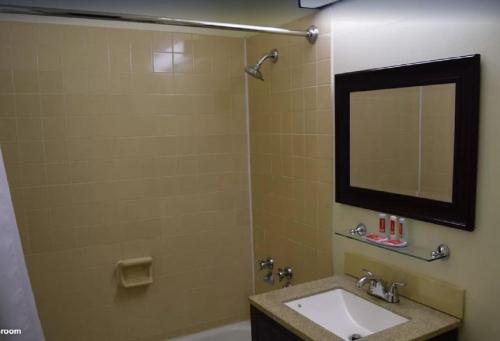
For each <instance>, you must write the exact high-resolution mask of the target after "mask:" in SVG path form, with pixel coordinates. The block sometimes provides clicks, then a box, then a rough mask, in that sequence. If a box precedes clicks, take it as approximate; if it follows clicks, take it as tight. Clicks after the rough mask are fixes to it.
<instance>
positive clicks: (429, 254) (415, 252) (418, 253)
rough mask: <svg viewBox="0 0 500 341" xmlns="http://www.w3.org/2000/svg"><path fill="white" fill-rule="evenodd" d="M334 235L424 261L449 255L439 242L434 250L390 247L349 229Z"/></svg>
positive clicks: (411, 246)
mask: <svg viewBox="0 0 500 341" xmlns="http://www.w3.org/2000/svg"><path fill="white" fill-rule="evenodd" d="M335 234H336V235H338V236H342V237H345V238H349V239H352V240H356V241H358V242H361V243H365V244H368V245H371V246H374V247H378V248H381V249H385V250H389V251H392V252H396V253H399V254H402V255H406V256H410V257H413V258H417V259H420V260H423V261H425V262H433V261H435V260H438V259H446V258H448V257H449V249H448V247H447V246H446V245H444V244H441V245H439V246H438V247H437V248H436V249H435V250H433V249H430V248H423V247H415V246H413V245H409V246H405V247H390V246H385V245H382V244H378V243H375V242H372V241H370V240H367V239H366V238H365V237H364V236H360V235H357V234H355V233H354V234H353V233H351V232H349V231H347V232H335Z"/></svg>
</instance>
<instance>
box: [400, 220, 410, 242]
mask: <svg viewBox="0 0 500 341" xmlns="http://www.w3.org/2000/svg"><path fill="white" fill-rule="evenodd" d="M398 234H399V240H400V241H402V242H408V231H407V226H406V219H405V218H399V223H398Z"/></svg>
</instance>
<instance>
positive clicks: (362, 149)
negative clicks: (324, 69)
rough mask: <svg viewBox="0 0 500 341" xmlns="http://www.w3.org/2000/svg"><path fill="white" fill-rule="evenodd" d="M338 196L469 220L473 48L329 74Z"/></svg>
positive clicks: (451, 222) (407, 212) (447, 220)
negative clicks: (463, 52) (332, 91)
mask: <svg viewBox="0 0 500 341" xmlns="http://www.w3.org/2000/svg"><path fill="white" fill-rule="evenodd" d="M335 86H336V89H335V96H336V106H335V107H336V153H337V155H336V183H337V186H336V201H337V202H341V203H347V204H351V205H355V206H360V207H365V208H372V209H376V210H380V211H383V212H387V213H393V214H398V215H402V216H406V217H412V218H416V219H421V220H425V221H430V222H434V223H438V224H444V225H448V226H452V227H457V228H461V229H467V230H472V229H473V226H474V205H475V200H474V198H475V184H476V179H475V177H476V158H477V126H478V98H479V55H473V56H466V57H460V58H452V59H446V60H439V61H432V62H425V63H418V64H411V65H402V66H396V67H389V68H384V69H375V70H367V71H357V72H352V73H346V74H340V75H336V76H335Z"/></svg>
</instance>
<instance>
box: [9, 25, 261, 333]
mask: <svg viewBox="0 0 500 341" xmlns="http://www.w3.org/2000/svg"><path fill="white" fill-rule="evenodd" d="M0 46H1V49H0V144H1V145H2V150H3V152H4V158H5V162H6V168H7V175H8V179H9V185H10V187H11V191H12V195H13V199H14V207H15V211H16V217H17V221H18V225H19V230H20V232H21V236H22V240H23V247H24V251H25V255H26V260H27V264H28V268H29V274H30V278H31V282H32V285H33V289H34V293H35V298H36V301H37V304H38V309H39V312H40V318H41V320H42V324H43V328H44V332H45V334H46V337H47V340H51V341H57V340H62V341H67V340H116V341H118V340H127V341H132V340H165V339H166V338H167V337H168V336H171V335H174V334H179V333H185V332H190V331H194V330H198V329H203V328H207V327H209V326H212V325H217V324H223V323H226V322H228V321H233V320H240V319H245V318H247V315H248V303H247V297H248V295H249V294H251V292H252V282H251V281H252V280H251V278H252V277H251V265H250V264H251V257H250V254H251V245H250V229H249V203H248V161H247V160H248V155H247V138H248V136H247V126H246V113H245V106H244V95H245V94H244V76H243V75H244V74H243V72H242V68H243V60H244V41H243V40H242V39H241V38H227V37H217V36H208V35H203V36H198V35H192V34H177V33H170V32H155V31H147V30H123V29H110V28H96V27H88V26H64V25H48V24H27V23H11V22H1V23H0ZM228 255H231V256H230V257H228ZM142 256H152V257H153V259H154V261H153V263H154V283H153V284H152V285H151V286H150V287H148V288H147V289H121V288H119V287H118V286H117V280H116V278H115V277H116V276H115V265H116V263H117V261H118V260H120V259H127V258H134V257H142ZM221 276H223V278H222V279H221Z"/></svg>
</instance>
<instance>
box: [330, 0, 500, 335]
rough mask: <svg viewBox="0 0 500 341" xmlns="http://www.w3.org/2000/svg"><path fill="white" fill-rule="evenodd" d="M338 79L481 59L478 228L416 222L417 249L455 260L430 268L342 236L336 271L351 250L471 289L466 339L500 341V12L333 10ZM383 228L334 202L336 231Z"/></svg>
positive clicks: (424, 6)
mask: <svg viewBox="0 0 500 341" xmlns="http://www.w3.org/2000/svg"><path fill="white" fill-rule="evenodd" d="M328 10H331V11H332V41H333V57H332V60H333V69H334V73H343V72H348V71H355V70H363V69H368V68H373V67H383V66H390V65H397V64H403V63H411V62H418V61H425V60H432V59H437V58H446V57H454V56H461V55H466V54H471V53H480V54H481V58H482V65H481V67H482V73H481V104H480V105H481V110H480V135H479V169H478V171H479V173H478V186H477V194H478V197H477V208H476V213H477V218H476V230H475V231H474V232H464V231H459V230H455V229H451V228H447V227H444V226H437V225H432V224H427V223H423V222H418V221H411V222H410V229H411V231H410V233H411V240H412V242H413V243H414V244H416V245H421V246H426V247H435V246H437V245H438V244H439V243H442V242H445V243H447V244H448V245H449V246H450V248H451V252H452V254H451V258H450V259H449V260H447V261H444V262H433V263H425V262H422V261H419V260H415V259H412V258H409V257H404V256H400V255H396V254H392V253H389V252H386V251H383V250H378V249H374V248H370V247H367V246H364V245H361V244H359V243H356V242H353V241H348V240H345V239H342V238H341V237H334V239H333V260H334V272H335V273H342V272H343V255H344V252H345V251H356V252H359V253H362V254H365V255H369V256H372V257H375V258H378V259H381V260H384V261H385V262H389V263H393V264H395V265H397V266H404V267H407V268H410V269H412V270H414V271H417V272H422V273H425V274H427V275H431V276H434V277H437V278H441V279H444V280H447V281H449V282H452V283H455V284H457V285H459V286H461V287H463V288H464V289H465V290H466V305H465V319H464V323H463V328H462V330H461V340H467V341H475V340H485V339H489V340H495V339H497V338H498V337H499V336H500V326H499V325H498V323H496V322H495V321H496V320H497V319H498V318H499V317H500V314H499V312H498V306H499V305H500V298H499V296H498V295H497V294H496V293H497V291H498V282H499V281H500V273H499V271H498V259H499V257H500V251H499V249H498V241H499V240H500V229H499V228H498V220H499V218H500V215H499V213H498V205H499V203H500V191H499V190H498V187H499V183H498V178H499V176H500V153H499V150H498V146H499V145H500V138H499V134H498V127H499V126H500V109H499V108H500V107H499V105H498V84H499V83H500V62H499V60H500V43H499V42H500V41H499V38H498V37H499V36H500V20H499V18H500V6H499V5H498V2H495V1H474V2H465V1H451V0H448V1H439V2H436V1H427V0H425V1H406V0H405V1H396V0H380V1H364V0H350V1H345V2H340V3H338V4H337V5H335V6H333V7H332V8H330V9H328ZM360 221H362V222H365V223H366V224H368V225H369V226H372V227H373V226H376V223H377V217H376V213H375V212H373V211H370V210H364V209H359V208H355V207H350V206H347V205H340V204H334V208H333V228H334V230H335V231H342V230H345V229H347V228H349V227H352V226H354V225H355V224H357V223H358V222H360Z"/></svg>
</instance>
